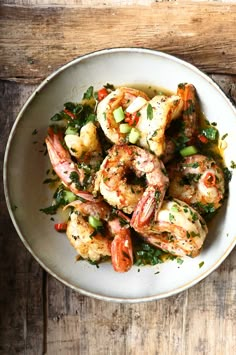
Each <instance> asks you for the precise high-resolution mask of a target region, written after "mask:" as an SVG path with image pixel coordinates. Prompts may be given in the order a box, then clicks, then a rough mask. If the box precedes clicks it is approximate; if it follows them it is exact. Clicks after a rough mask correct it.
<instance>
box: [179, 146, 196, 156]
mask: <svg viewBox="0 0 236 355" xmlns="http://www.w3.org/2000/svg"><path fill="white" fill-rule="evenodd" d="M179 152H180V154H181V155H182V157H188V156H189V155H194V154H197V152H198V150H197V148H196V147H195V146H194V145H190V146H188V147H185V148H183V149H181V150H180V151H179Z"/></svg>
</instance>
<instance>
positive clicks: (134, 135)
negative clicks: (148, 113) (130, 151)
mask: <svg viewBox="0 0 236 355" xmlns="http://www.w3.org/2000/svg"><path fill="white" fill-rule="evenodd" d="M139 138H140V131H139V130H138V129H137V128H135V127H133V128H132V129H131V131H130V134H129V142H130V143H132V144H135V143H136V142H137V141H138V140H139Z"/></svg>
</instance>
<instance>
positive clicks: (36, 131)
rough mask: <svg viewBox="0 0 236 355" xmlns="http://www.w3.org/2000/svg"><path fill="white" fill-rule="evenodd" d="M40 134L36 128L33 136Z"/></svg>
mask: <svg viewBox="0 0 236 355" xmlns="http://www.w3.org/2000/svg"><path fill="white" fill-rule="evenodd" d="M37 133H38V130H37V129H36V128H35V129H34V130H33V132H32V135H33V136H35V135H36V134H37Z"/></svg>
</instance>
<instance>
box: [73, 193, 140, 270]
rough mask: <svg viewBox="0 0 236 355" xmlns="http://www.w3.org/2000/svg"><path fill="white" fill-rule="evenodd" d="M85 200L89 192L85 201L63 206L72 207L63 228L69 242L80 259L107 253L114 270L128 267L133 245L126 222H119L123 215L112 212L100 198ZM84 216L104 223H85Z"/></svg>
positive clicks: (97, 256)
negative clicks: (98, 226) (68, 218)
mask: <svg viewBox="0 0 236 355" xmlns="http://www.w3.org/2000/svg"><path fill="white" fill-rule="evenodd" d="M88 195H89V194H88ZM88 200H89V196H88V197H87V201H86V202H81V201H74V202H72V203H70V204H69V205H67V206H66V208H67V207H68V206H71V207H74V211H73V212H72V213H71V216H70V220H69V221H68V225H67V231H66V233H67V236H68V238H69V240H70V242H71V244H72V245H73V247H74V248H75V249H76V251H77V252H78V254H79V255H80V256H82V257H83V258H84V259H89V260H91V261H94V262H96V261H99V260H100V259H101V258H102V257H104V256H111V260H112V265H113V268H114V270H115V271H117V272H126V271H128V270H129V269H130V268H131V267H132V265H133V249H132V241H131V236H130V228H129V225H128V224H127V223H124V225H123V224H122V221H123V220H126V219H127V217H125V218H123V216H121V217H118V216H117V215H114V214H113V213H112V210H111V208H110V206H109V205H108V204H107V203H106V202H104V201H101V202H96V203H95V202H91V201H88ZM88 216H92V217H93V218H95V219H97V220H99V221H101V220H103V221H104V222H105V227H104V228H103V229H102V230H100V231H99V229H98V230H96V229H95V228H94V227H92V225H91V224H89V222H88V220H87V217H88ZM121 218H122V221H121ZM125 222H127V221H125ZM121 224H122V225H121Z"/></svg>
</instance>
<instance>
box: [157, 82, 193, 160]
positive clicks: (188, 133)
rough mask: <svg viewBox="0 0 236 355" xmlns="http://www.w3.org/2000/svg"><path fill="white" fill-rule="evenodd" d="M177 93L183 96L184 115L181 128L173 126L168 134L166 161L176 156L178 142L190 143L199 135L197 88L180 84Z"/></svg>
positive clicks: (164, 154)
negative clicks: (177, 128)
mask: <svg viewBox="0 0 236 355" xmlns="http://www.w3.org/2000/svg"><path fill="white" fill-rule="evenodd" d="M177 95H178V96H179V97H181V101H182V103H183V105H182V115H181V118H180V121H179V122H180V123H181V125H180V126H181V127H180V129H179V130H177V131H176V129H175V128H174V129H173V127H172V130H171V133H170V136H169V135H168V132H167V135H166V140H165V150H164V153H163V156H162V160H163V162H164V163H167V162H169V161H170V160H172V159H173V158H174V157H175V153H176V143H175V142H178V143H179V144H180V145H181V144H183V143H185V144H186V145H190V144H193V143H194V140H195V138H196V137H197V133H198V132H197V131H198V127H199V102H198V98H197V93H196V89H195V87H194V86H193V85H192V84H179V85H178V89H177Z"/></svg>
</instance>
